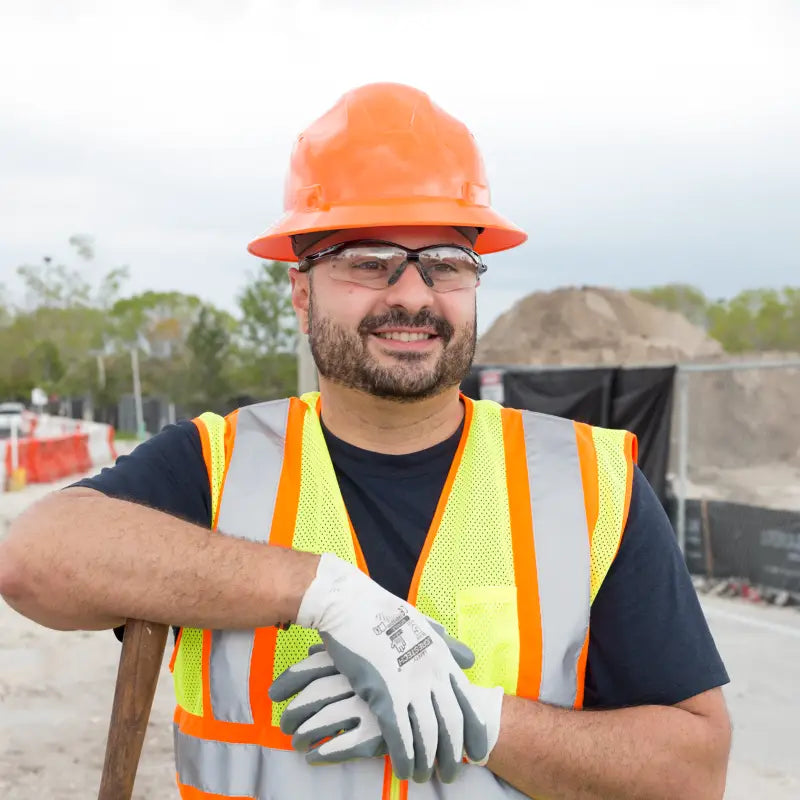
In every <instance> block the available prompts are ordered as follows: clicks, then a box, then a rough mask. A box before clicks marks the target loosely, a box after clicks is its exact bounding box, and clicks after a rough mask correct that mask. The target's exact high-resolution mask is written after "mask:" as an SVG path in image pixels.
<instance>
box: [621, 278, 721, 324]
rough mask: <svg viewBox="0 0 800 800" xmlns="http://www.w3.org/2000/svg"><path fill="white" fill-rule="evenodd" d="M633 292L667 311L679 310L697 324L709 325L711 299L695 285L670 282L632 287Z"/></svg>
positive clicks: (635, 295) (634, 294) (641, 298)
mask: <svg viewBox="0 0 800 800" xmlns="http://www.w3.org/2000/svg"><path fill="white" fill-rule="evenodd" d="M631 294H632V295H633V296H634V297H638V298H639V299H640V300H644V301H645V302H647V303H651V304H652V305H654V306H658V307H659V308H664V309H666V310H667V311H677V312H678V313H679V314H683V316H684V317H686V318H687V319H688V320H689V322H692V323H694V324H695V325H700V326H701V327H703V328H705V327H706V326H707V325H708V308H709V301H708V299H707V298H706V296H705V295H704V294H703V293H702V292H701V291H700V289H697V288H695V287H694V286H689V285H688V284H685V283H668V284H666V285H664V286H653V287H651V288H649V289H632V290H631Z"/></svg>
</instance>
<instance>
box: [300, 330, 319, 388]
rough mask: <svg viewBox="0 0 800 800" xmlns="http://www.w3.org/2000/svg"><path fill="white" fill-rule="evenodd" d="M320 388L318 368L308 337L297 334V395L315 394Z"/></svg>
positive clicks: (303, 334)
mask: <svg viewBox="0 0 800 800" xmlns="http://www.w3.org/2000/svg"><path fill="white" fill-rule="evenodd" d="M318 388H319V379H318V377H317V366H316V364H314V357H313V356H312V355H311V347H310V345H309V343H308V336H307V335H306V334H305V333H298V334H297V394H298V395H301V394H305V393H306V392H315V391H316V390H317V389H318Z"/></svg>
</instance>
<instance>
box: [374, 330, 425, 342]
mask: <svg viewBox="0 0 800 800" xmlns="http://www.w3.org/2000/svg"><path fill="white" fill-rule="evenodd" d="M378 336H380V338H381V339H392V340H394V341H395V342H421V341H422V340H423V339H430V338H431V334H429V333H405V332H403V333H379V334H378Z"/></svg>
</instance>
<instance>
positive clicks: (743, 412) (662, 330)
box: [475, 287, 800, 477]
mask: <svg viewBox="0 0 800 800" xmlns="http://www.w3.org/2000/svg"><path fill="white" fill-rule="evenodd" d="M787 358H788V355H787V354H786V353H781V354H777V353H758V354H747V355H745V356H737V357H732V356H730V355H729V354H726V353H725V352H724V351H723V349H722V347H721V345H720V344H719V342H717V341H715V340H714V339H712V338H711V337H709V336H708V335H707V334H706V332H705V331H704V330H703V329H702V328H699V327H697V326H695V325H693V324H692V323H690V322H689V321H688V320H687V319H686V318H685V317H683V316H682V315H680V314H676V313H673V312H670V311H664V310H662V309H660V308H656V307H655V306H652V305H650V304H649V303H646V302H644V301H642V300H639V299H637V298H635V297H633V296H631V295H630V294H628V293H627V292H622V291H618V290H614V289H604V288H591V287H583V288H565V289H557V290H555V291H553V292H535V293H533V294H531V295H528V296H527V297H524V298H522V299H521V300H520V301H519V302H517V303H516V304H515V305H514V306H513V307H512V308H511V309H509V310H508V311H506V312H505V313H504V314H503V315H502V316H500V317H499V318H498V319H497V320H496V321H495V323H494V324H493V325H492V326H491V328H490V329H489V330H488V331H487V332H486V333H485V334H484V335H483V336H482V337H481V339H480V341H479V342H478V348H477V354H476V358H475V363H476V364H487V365H489V364H493V365H506V364H507V365H537V364H553V365H569V364H575V365H613V364H620V365H633V364H653V363H677V362H682V363H686V362H698V361H700V362H704V363H709V362H710V363H729V362H730V363H737V362H739V363H741V362H742V361H768V360H784V359H787ZM795 358H798V356H795ZM689 381H690V382H689V423H690V424H689V433H690V451H689V462H690V468H691V472H692V473H694V474H696V475H698V477H700V475H699V473H698V470H700V469H703V468H706V467H714V468H741V467H747V466H751V465H753V464H756V463H758V464H766V463H777V462H781V463H787V462H790V463H794V464H800V369H797V368H793V369H792V368H781V369H761V370H755V369H753V370H743V371H724V372H710V373H692V374H691V375H690V377H689ZM676 428H677V426H676V425H674V424H673V436H674V435H675V433H676ZM674 451H675V449H674V448H673V452H674Z"/></svg>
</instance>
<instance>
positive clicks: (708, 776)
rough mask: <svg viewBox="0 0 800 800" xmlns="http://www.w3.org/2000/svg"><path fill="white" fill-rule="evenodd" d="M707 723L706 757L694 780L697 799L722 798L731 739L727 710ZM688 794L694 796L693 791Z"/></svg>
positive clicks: (720, 799)
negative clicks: (696, 778)
mask: <svg viewBox="0 0 800 800" xmlns="http://www.w3.org/2000/svg"><path fill="white" fill-rule="evenodd" d="M707 725H708V734H707V740H706V748H705V751H706V758H705V759H704V763H703V766H702V767H700V769H699V770H698V771H699V772H700V773H702V774H701V775H699V776H698V778H699V780H698V781H697V782H696V786H697V787H698V788H697V789H695V790H693V791H697V798H698V800H701V799H702V800H722V798H723V796H724V795H725V784H726V781H727V777H728V761H729V759H730V752H731V739H732V727H731V721H730V717H729V716H728V713H727V710H725V711H724V713H722V714H719V715H718V716H716V717H715V718H713V719H708V720H707ZM700 787H703V788H702V789H700ZM698 790H699V791H698ZM689 794H690V795H691V796H694V795H693V792H690V793H689Z"/></svg>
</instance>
